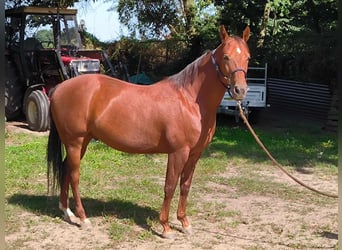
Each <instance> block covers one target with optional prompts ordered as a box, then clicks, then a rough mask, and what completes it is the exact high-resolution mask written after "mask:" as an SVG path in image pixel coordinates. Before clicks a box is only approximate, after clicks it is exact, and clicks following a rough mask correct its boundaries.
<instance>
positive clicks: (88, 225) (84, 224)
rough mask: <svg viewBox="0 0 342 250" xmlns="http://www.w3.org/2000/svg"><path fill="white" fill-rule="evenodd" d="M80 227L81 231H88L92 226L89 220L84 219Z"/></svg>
mask: <svg viewBox="0 0 342 250" xmlns="http://www.w3.org/2000/svg"><path fill="white" fill-rule="evenodd" d="M80 227H81V228H82V229H86V230H90V229H92V225H91V222H90V220H89V219H85V220H84V221H81V223H80Z"/></svg>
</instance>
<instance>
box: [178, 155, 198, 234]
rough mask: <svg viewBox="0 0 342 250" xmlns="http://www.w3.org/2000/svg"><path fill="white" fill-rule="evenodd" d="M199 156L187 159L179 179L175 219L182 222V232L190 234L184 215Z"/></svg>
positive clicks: (188, 224)
mask: <svg viewBox="0 0 342 250" xmlns="http://www.w3.org/2000/svg"><path fill="white" fill-rule="evenodd" d="M199 157H200V156H197V157H192V158H190V159H189V161H188V162H187V164H186V165H185V167H184V169H183V171H182V174H181V179H180V196H179V202H178V210H177V219H178V220H179V221H180V222H181V223H182V228H183V232H184V233H186V234H192V227H191V225H190V223H189V221H188V219H187V216H186V205H187V199H188V194H189V191H190V186H191V182H192V177H193V174H194V170H195V167H196V163H197V161H198V159H199Z"/></svg>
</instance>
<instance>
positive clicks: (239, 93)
mask: <svg viewBox="0 0 342 250" xmlns="http://www.w3.org/2000/svg"><path fill="white" fill-rule="evenodd" d="M230 93H231V96H232V97H233V98H234V99H235V100H242V99H244V98H245V97H246V93H247V86H243V87H241V86H239V85H235V86H234V87H233V88H231V89H230Z"/></svg>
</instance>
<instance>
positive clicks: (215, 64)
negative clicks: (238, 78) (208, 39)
mask: <svg viewBox="0 0 342 250" xmlns="http://www.w3.org/2000/svg"><path fill="white" fill-rule="evenodd" d="M215 51H216V50H213V51H212V52H211V62H212V63H213V65H214V67H215V69H216V71H217V74H218V75H219V78H220V83H221V84H222V86H223V87H224V88H225V89H226V90H227V92H228V94H229V95H230V97H231V98H233V96H232V93H231V92H230V88H231V83H230V82H231V79H232V77H233V75H234V74H235V73H236V72H239V71H242V72H243V73H244V74H245V78H246V75H247V72H246V71H245V70H244V69H242V68H236V69H234V70H233V71H231V72H230V73H229V75H228V76H226V75H225V74H223V73H222V71H221V69H220V67H219V65H218V64H217V63H216V61H215V58H214V54H215ZM221 78H223V79H224V80H226V81H227V84H225V82H224V81H222V79H221Z"/></svg>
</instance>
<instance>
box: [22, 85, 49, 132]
mask: <svg viewBox="0 0 342 250" xmlns="http://www.w3.org/2000/svg"><path fill="white" fill-rule="evenodd" d="M25 99H26V100H25V103H24V107H25V115H26V121H27V123H28V126H29V128H30V129H32V130H33V131H46V130H48V129H49V126H50V123H49V105H50V104H49V99H48V97H47V96H46V94H45V93H44V92H43V91H41V90H34V91H32V92H31V93H30V94H29V95H28V96H27V98H25Z"/></svg>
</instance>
